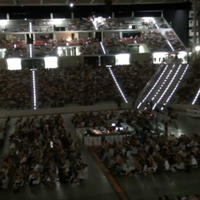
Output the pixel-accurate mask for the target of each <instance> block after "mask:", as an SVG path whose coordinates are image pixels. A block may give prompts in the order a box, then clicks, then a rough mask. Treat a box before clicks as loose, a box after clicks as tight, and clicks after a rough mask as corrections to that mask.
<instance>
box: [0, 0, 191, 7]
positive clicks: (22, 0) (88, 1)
mask: <svg viewBox="0 0 200 200" xmlns="http://www.w3.org/2000/svg"><path fill="white" fill-rule="evenodd" d="M188 1H190V0H112V5H134V4H160V3H161V4H174V3H186V2H188ZM70 2H73V3H74V4H75V5H105V0H0V6H51V5H57V6H59V5H60V6H62V5H69V3H70Z"/></svg>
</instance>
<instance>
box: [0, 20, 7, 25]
mask: <svg viewBox="0 0 200 200" xmlns="http://www.w3.org/2000/svg"><path fill="white" fill-rule="evenodd" d="M7 24H8V20H5V19H3V20H0V26H6V25H7Z"/></svg>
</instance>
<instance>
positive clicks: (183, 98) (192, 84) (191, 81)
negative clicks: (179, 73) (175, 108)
mask: <svg viewBox="0 0 200 200" xmlns="http://www.w3.org/2000/svg"><path fill="white" fill-rule="evenodd" d="M199 63H200V57H196V58H195V59H194V60H193V61H191V64H190V68H189V70H188V73H187V75H186V77H185V79H184V80H183V81H182V84H181V85H180V88H179V89H178V91H177V94H176V98H175V99H174V102H175V103H183V104H188V103H189V104H191V103H192V101H193V100H194V98H195V95H196V94H197V92H198V90H199V87H200V80H199V76H200V72H199V66H200V64H199ZM196 103H197V104H199V101H197V102H196Z"/></svg>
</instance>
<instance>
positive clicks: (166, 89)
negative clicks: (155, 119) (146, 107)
mask: <svg viewBox="0 0 200 200" xmlns="http://www.w3.org/2000/svg"><path fill="white" fill-rule="evenodd" d="M181 66H182V65H179V67H178V69H177V70H176V72H175V74H174V76H173V77H172V79H171V81H170V82H169V84H168V86H167V87H166V88H165V90H164V92H163V93H162V95H161V96H160V98H159V99H158V101H157V102H156V103H155V104H154V106H153V108H152V110H154V109H155V108H156V106H157V105H158V104H159V103H160V101H161V100H162V98H163V97H164V95H165V94H166V92H167V91H168V89H169V87H170V86H171V84H172V83H173V81H174V79H175V78H176V76H177V74H178V72H179V70H180V68H181Z"/></svg>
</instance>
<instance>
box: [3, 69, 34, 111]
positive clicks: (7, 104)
mask: <svg viewBox="0 0 200 200" xmlns="http://www.w3.org/2000/svg"><path fill="white" fill-rule="evenodd" d="M0 86H1V87H0V93H1V95H0V107H1V108H4V109H24V108H27V109H28V108H31V103H32V100H31V97H32V96H31V90H32V85H31V72H30V70H22V71H8V70H1V71H0Z"/></svg>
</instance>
